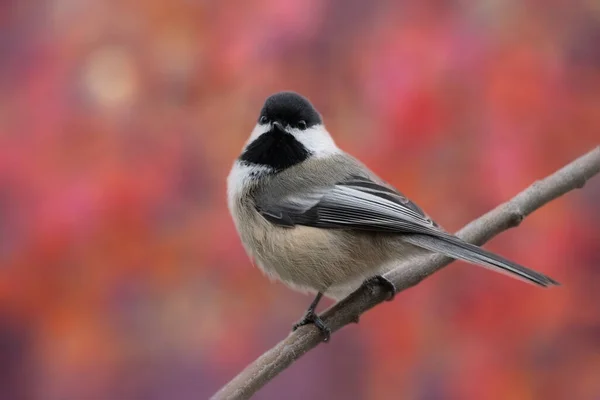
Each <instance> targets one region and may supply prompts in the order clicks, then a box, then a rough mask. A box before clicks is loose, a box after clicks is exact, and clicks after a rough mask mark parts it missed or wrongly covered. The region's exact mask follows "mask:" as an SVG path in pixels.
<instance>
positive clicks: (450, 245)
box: [404, 234, 560, 287]
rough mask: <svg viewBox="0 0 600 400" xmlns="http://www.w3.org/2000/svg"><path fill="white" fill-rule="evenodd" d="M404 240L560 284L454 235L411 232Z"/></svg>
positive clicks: (540, 282) (547, 283)
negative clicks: (430, 234)
mask: <svg viewBox="0 0 600 400" xmlns="http://www.w3.org/2000/svg"><path fill="white" fill-rule="evenodd" d="M404 240H405V241H407V242H408V243H410V244H413V245H415V246H418V247H422V248H424V249H427V250H431V251H434V252H436V253H441V254H444V255H446V256H449V257H452V258H455V259H457V260H463V261H467V262H470V263H473V264H477V265H481V266H483V267H487V268H490V269H492V270H494V271H496V272H502V273H505V274H507V275H510V276H512V277H513V278H517V279H521V280H524V281H526V282H530V283H534V284H536V285H539V286H543V287H548V286H554V285H560V283H558V282H556V281H555V280H554V279H552V278H550V277H548V276H546V275H544V274H541V273H539V272H536V271H534V270H531V269H529V268H525V267H523V266H522V265H519V264H516V263H514V262H512V261H509V260H507V259H505V258H502V257H500V256H498V255H496V254H494V253H490V252H489V251H486V250H484V249H482V248H480V247H477V246H475V245H472V244H470V243H467V242H464V241H462V240H460V239H459V238H457V237H456V236H451V235H444V236H429V235H417V234H413V235H406V236H405V237H404Z"/></svg>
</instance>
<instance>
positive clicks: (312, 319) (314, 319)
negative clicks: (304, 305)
mask: <svg viewBox="0 0 600 400" xmlns="http://www.w3.org/2000/svg"><path fill="white" fill-rule="evenodd" d="M308 324H313V325H314V326H316V327H317V328H318V329H319V330H320V331H321V333H322V334H323V341H324V342H328V341H329V339H330V338H331V329H329V327H328V326H327V325H325V322H323V320H322V319H321V318H319V316H318V315H317V314H315V313H314V312H313V311H308V312H307V313H306V314H305V315H304V317H303V318H302V319H301V320H300V321H298V322H297V323H295V324H294V326H293V327H292V331H295V330H296V329H298V328H300V327H301V326H304V325H308Z"/></svg>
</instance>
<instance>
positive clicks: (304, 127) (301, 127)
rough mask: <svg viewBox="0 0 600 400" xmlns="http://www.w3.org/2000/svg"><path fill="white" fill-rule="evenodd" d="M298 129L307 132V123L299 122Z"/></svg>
mask: <svg viewBox="0 0 600 400" xmlns="http://www.w3.org/2000/svg"><path fill="white" fill-rule="evenodd" d="M298 129H300V130H305V129H306V121H298Z"/></svg>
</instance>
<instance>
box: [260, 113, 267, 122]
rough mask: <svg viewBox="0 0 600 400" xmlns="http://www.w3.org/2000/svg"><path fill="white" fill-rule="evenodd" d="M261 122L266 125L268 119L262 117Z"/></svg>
mask: <svg viewBox="0 0 600 400" xmlns="http://www.w3.org/2000/svg"><path fill="white" fill-rule="evenodd" d="M259 122H260V123H261V124H266V123H267V117H266V116H264V115H263V116H262V117H260V119H259Z"/></svg>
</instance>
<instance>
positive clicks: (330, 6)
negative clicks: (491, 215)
mask: <svg viewBox="0 0 600 400" xmlns="http://www.w3.org/2000/svg"><path fill="white" fill-rule="evenodd" d="M0 26H2V28H3V29H2V31H3V38H2V39H0V51H1V52H2V54H3V57H1V58H0V372H1V373H0V393H1V395H0V398H2V399H44V400H52V399H167V398H168V399H192V398H194V399H197V398H206V397H208V396H209V395H210V394H211V393H213V392H214V391H216V389H217V388H218V387H219V386H220V385H221V384H223V383H224V382H226V381H227V380H228V379H229V378H230V377H231V376H233V374H235V373H236V372H237V371H239V370H240V369H241V368H242V367H243V366H244V365H246V364H247V363H248V362H249V361H250V360H252V359H253V358H254V357H256V356H257V355H259V354H260V353H261V352H262V351H264V350H266V349H267V348H268V347H270V346H271V345H272V344H274V343H275V342H276V341H277V340H278V339H279V338H281V337H282V336H283V335H285V334H286V333H287V331H288V330H289V328H290V326H291V324H292V323H293V322H294V321H295V320H296V319H297V318H299V317H300V316H301V314H302V312H303V310H304V308H305V306H306V305H307V304H308V302H309V301H310V299H309V298H308V297H305V296H302V295H298V294H294V293H293V292H291V291H289V290H288V289H286V288H283V287H282V286H281V285H274V284H270V283H269V282H268V280H267V279H266V278H264V277H262V276H261V275H260V273H259V271H258V270H256V269H254V268H252V267H251V263H250V261H249V260H248V259H247V257H246V256H245V254H244V253H243V250H242V248H241V246H240V243H239V241H238V239H237V237H236V234H235V231H234V229H233V225H232V223H231V221H230V218H229V216H228V213H227V210H226V204H225V177H226V175H227V173H228V170H229V167H230V166H231V163H232V161H233V160H234V159H235V158H236V156H237V154H238V152H239V151H240V149H241V146H242V144H243V143H244V141H245V140H246V137H247V135H248V134H249V132H250V130H251V129H252V126H253V125H254V121H255V119H256V116H257V113H258V110H259V109H260V107H261V104H262V101H263V100H264V98H265V97H266V96H268V95H269V94H271V93H273V92H275V91H279V90H283V89H291V90H296V91H298V92H301V93H303V94H304V95H306V96H308V97H309V98H310V99H311V100H312V101H313V102H314V103H315V104H316V106H317V108H318V109H319V110H321V111H322V113H323V114H324V118H325V121H326V123H327V125H328V128H329V130H330V131H331V132H332V133H333V135H334V137H335V139H336V140H337V141H338V142H339V143H340V145H341V146H342V147H343V148H345V149H346V150H348V151H350V152H351V153H353V154H356V155H357V156H359V157H360V158H361V159H363V160H364V161H365V162H367V163H368V164H369V165H371V166H372V167H373V169H374V170H375V171H377V172H378V173H379V174H380V175H381V176H383V177H384V178H386V179H388V180H389V181H390V182H391V183H392V184H394V185H396V186H398V187H399V188H400V190H401V191H403V192H404V193H406V194H407V195H409V196H410V197H412V198H413V199H414V200H415V201H417V202H418V203H420V204H422V206H423V207H424V208H425V209H426V210H427V211H428V212H429V213H430V214H431V215H433V216H434V217H435V218H436V219H437V220H438V221H439V222H440V223H441V224H442V225H444V226H445V227H447V228H448V229H457V228H459V227H460V226H461V225H462V224H464V223H466V222H468V221H469V220H471V219H472V218H475V217H476V216H478V215H479V214H481V213H483V212H485V211H486V210H488V209H490V208H491V207H493V206H495V205H497V204H498V203H500V202H502V201H504V200H506V199H508V198H510V197H511V196H512V195H514V194H515V193H517V192H518V191H519V190H521V189H522V188H524V187H525V186H527V185H528V184H530V183H531V182H532V181H534V180H535V179H537V178H540V177H542V176H544V175H545V174H548V173H550V172H552V171H553V170H555V169H556V168H558V167H560V166H562V165H563V164H565V163H567V162H568V161H570V160H571V159H573V158H574V157H576V156H577V155H579V154H581V153H583V152H585V151H587V150H588V149H590V148H591V147H593V146H595V145H598V142H599V139H600V112H599V111H598V110H600V47H599V46H598V43H600V8H599V7H598V6H597V4H596V3H595V2H593V1H584V0H576V1H566V0H552V1H544V2H541V1H535V0H526V1H522V2H455V1H425V2H395V1H391V0H379V1H374V2H361V1H358V0H352V1H343V2H342V1H341V0H328V1H315V0H311V1H299V0H298V1H288V2H279V1H275V0H250V1H245V2H231V1H219V2H217V1H213V2H210V1H204V2H201V1H184V0H174V1H158V0H150V1H139V0H137V1H136V0H128V1H116V0H112V1H103V2H100V1H93V0H87V1H80V2H74V1H69V0H53V1H51V2H39V1H34V2H17V1H16V0H9V1H6V2H3V3H2V4H1V5H0ZM598 204H600V186H599V182H597V181H591V182H590V185H589V186H588V187H586V189H585V190H584V191H582V192H577V193H572V194H569V195H568V196H566V197H565V198H562V199H560V200H558V201H556V202H555V203H553V204H551V205H549V206H548V207H546V208H544V209H543V210H540V211H539V212H537V213H535V214H534V215H532V216H531V217H530V218H529V219H527V221H526V222H525V223H524V224H523V225H522V226H521V227H520V228H519V229H517V230H514V231H511V232H508V233H506V234H504V235H502V236H501V237H500V238H498V239H497V240H495V241H494V242H493V243H491V244H490V246H489V247H490V248H491V249H492V250H494V251H497V252H499V253H501V254H504V255H506V256H507V257H509V258H512V259H514V260H516V261H518V262H521V263H523V264H525V265H529V266H531V267H533V268H536V269H539V270H541V271H543V272H545V273H548V274H550V275H552V276H554V277H556V278H557V279H558V280H559V281H561V282H563V286H562V287H560V288H557V289H553V290H549V291H545V290H539V289H537V288H533V287H530V286H528V285H524V284H521V283H519V282H513V281H511V280H508V279H506V278H504V277H502V276H500V275H495V274H492V273H489V272H486V271H485V270H482V269H478V268H475V267H470V266H469V267H467V266H465V265H457V266H452V267H450V268H448V269H447V270H444V271H442V272H441V273H439V274H437V275H436V276H434V277H432V278H431V279H430V280H428V281H427V282H425V283H423V284H422V285H419V287H418V288H415V289H412V290H410V291H408V292H406V293H403V294H402V295H400V296H398V298H397V300H396V301H395V302H393V303H391V304H386V305H383V306H381V307H379V308H378V309H376V310H374V311H373V312H371V313H369V314H368V315H366V316H364V317H363V318H362V319H361V323H360V325H359V326H358V327H348V328H346V329H345V330H343V331H342V332H340V334H338V335H336V337H334V338H333V341H332V343H331V344H329V345H327V346H321V347H319V348H318V349H316V350H315V351H313V352H311V353H310V354H308V355H307V356H305V357H304V358H303V359H302V360H300V361H299V362H298V363H296V364H294V365H293V366H292V367H291V368H290V369H289V370H287V371H285V372H284V373H283V374H282V375H281V376H280V377H278V378H277V379H275V380H274V381H273V382H272V383H271V384H270V385H268V386H267V387H266V388H265V389H264V390H263V391H262V392H260V393H259V395H258V396H257V398H265V399H266V398H274V399H275V398H290V399H295V398H297V399H303V398H322V399H330V398H373V399H398V398H404V399H430V398H460V399H481V398H485V399H507V398H510V399H529V398H544V399H564V398H577V399H595V398H598V396H600V381H599V380H598V379H596V378H597V372H598V371H599V370H600V356H599V354H600V352H599V351H598V349H599V348H600V314H599V311H600V308H599V306H598V305H599V304H600V292H599V291H598V290H597V282H599V279H600V269H598V267H599V264H600V253H599V252H598V243H600V229H599V228H598V226H600V213H599V207H598Z"/></svg>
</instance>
